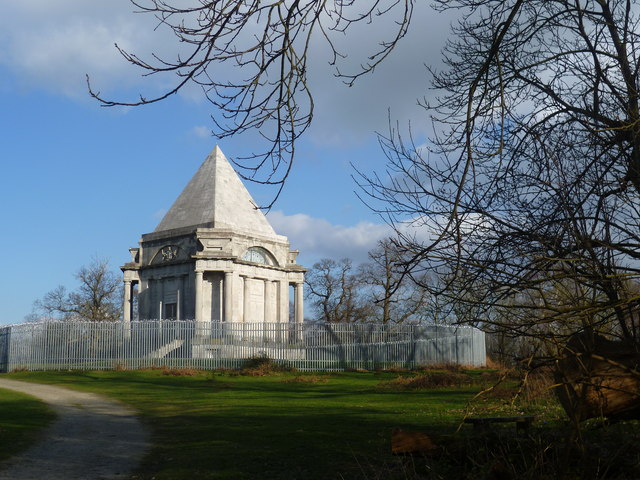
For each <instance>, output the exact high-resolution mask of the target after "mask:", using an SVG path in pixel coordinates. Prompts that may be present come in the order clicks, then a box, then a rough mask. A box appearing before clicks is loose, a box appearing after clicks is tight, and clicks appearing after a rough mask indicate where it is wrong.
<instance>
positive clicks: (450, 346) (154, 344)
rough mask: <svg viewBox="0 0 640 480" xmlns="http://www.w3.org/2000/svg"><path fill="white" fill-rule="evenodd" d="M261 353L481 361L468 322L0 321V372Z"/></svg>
mask: <svg viewBox="0 0 640 480" xmlns="http://www.w3.org/2000/svg"><path fill="white" fill-rule="evenodd" d="M253 357H268V358H270V359H272V360H274V361H276V362H278V363H282V364H284V365H287V366H291V367H294V368H298V369H301V370H325V371H326V370H345V369H358V368H361V369H385V368H394V367H395V368H398V367H399V368H416V367H419V366H428V365H434V364H450V363H454V364H461V365H473V366H481V365H484V364H485V360H486V349H485V337H484V333H483V332H481V331H480V330H477V329H475V328H471V327H451V326H425V325H381V324H333V325H324V324H322V325H320V324H282V323H255V324H245V323H204V322H195V321H171V320H164V321H141V322H131V323H130V324H128V323H122V322H48V323H25V324H20V325H10V326H6V327H0V371H4V372H7V371H14V370H70V369H78V370H91V369H114V368H116V369H117V368H127V369H137V368H147V367H153V366H168V367H175V368H206V369H214V368H238V367H240V366H242V364H243V363H244V362H245V361H246V360H247V359H249V358H253Z"/></svg>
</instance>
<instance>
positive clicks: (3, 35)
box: [0, 0, 449, 146]
mask: <svg viewBox="0 0 640 480" xmlns="http://www.w3.org/2000/svg"><path fill="white" fill-rule="evenodd" d="M415 7H416V12H415V15H414V19H413V23H412V25H411V27H410V30H409V33H408V34H407V35H406V37H405V38H403V39H402V40H401V42H400V44H399V45H398V47H397V48H396V49H395V51H394V52H392V54H391V55H390V56H389V58H388V59H387V60H386V61H385V62H384V63H383V64H382V65H380V66H379V67H378V68H377V69H376V71H375V72H373V73H372V74H370V75H367V76H365V77H363V78H361V79H360V80H359V81H358V82H357V83H356V85H355V86H354V87H353V88H348V87H347V86H346V85H344V83H343V82H342V80H341V79H339V78H336V77H335V76H334V74H335V67H333V66H330V65H328V61H329V60H330V57H329V56H328V55H327V52H326V44H325V43H324V42H323V40H322V37H321V35H318V38H317V41H316V42H315V43H314V46H313V47H312V51H311V53H310V54H311V57H310V60H309V68H310V77H311V78H310V84H311V86H312V88H313V91H314V95H315V104H316V113H315V118H314V126H313V128H312V130H310V132H309V138H310V139H312V140H313V141H314V142H316V143H317V144H320V145H323V144H330V145H336V146H341V145H354V144H356V145H357V144H360V143H361V142H363V141H364V140H365V139H366V138H367V137H368V136H369V135H370V134H371V133H372V132H373V131H375V130H378V131H383V132H384V131H385V130H386V125H387V109H388V108H390V109H391V114H392V116H393V118H394V119H398V120H400V121H401V122H403V123H404V122H405V121H407V120H411V121H412V125H413V126H414V127H415V128H416V129H417V130H422V129H424V128H426V125H427V120H428V119H427V115H426V114H425V112H423V111H422V110H421V109H420V108H418V107H417V106H416V98H418V97H422V96H423V95H425V94H427V86H428V75H427V72H426V69H425V66H424V65H425V64H434V63H437V62H438V61H439V58H440V53H439V51H440V48H441V47H442V44H443V39H444V38H445V37H446V35H447V34H448V26H447V25H448V21H449V18H447V17H446V16H443V15H441V14H435V13H434V12H433V11H432V10H431V9H430V7H429V6H428V2H427V3H423V2H419V3H418V4H416V6H415ZM134 10H135V7H134V6H133V5H132V4H131V3H130V1H129V0H109V1H108V2H95V1H86V0H57V1H55V2H54V1H51V0H2V2H0V64H1V65H4V66H5V67H6V68H7V69H8V70H9V71H10V72H12V73H13V74H14V75H15V76H16V78H17V79H18V80H19V81H18V82H16V83H18V84H22V85H27V86H30V87H36V88H44V89H47V90H49V91H53V92H55V93H61V94H64V95H68V96H74V97H80V98H82V97H84V98H86V94H87V90H86V85H85V74H89V75H90V76H91V79H92V85H93V86H94V87H95V88H96V89H97V90H100V91H101V92H102V93H105V94H107V95H108V96H110V95H116V96H117V98H119V99H123V100H125V99H127V98H131V97H130V93H132V92H122V89H127V88H128V89H131V88H132V87H134V92H133V94H134V95H135V93H137V91H136V90H138V89H139V90H140V91H141V92H142V93H144V94H145V95H146V96H147V97H150V96H152V95H153V93H154V92H155V93H157V92H159V91H160V89H161V88H162V87H163V86H167V85H169V84H171V85H172V84H173V81H174V80H175V79H174V78H170V77H169V76H156V75H154V76H150V77H141V74H142V73H143V71H142V70H140V69H138V68H135V67H133V66H131V65H129V64H128V63H127V62H126V60H125V59H124V58H122V57H121V56H120V54H119V53H118V52H117V50H116V49H115V47H114V43H118V44H119V45H120V46H121V47H123V48H124V49H125V50H127V51H130V52H132V53H135V54H136V55H138V56H140V58H142V59H151V56H150V54H151V53H152V52H156V53H158V54H159V55H160V56H161V57H162V58H165V59H172V58H176V54H177V53H178V52H179V51H180V49H181V48H183V47H184V44H182V45H181V44H179V42H177V41H176V38H175V37H174V36H173V34H172V32H171V31H170V30H169V29H168V28H164V27H160V28H157V29H156V28H155V27H157V20H156V19H155V18H154V17H153V16H152V15H149V14H136V13H134ZM394 20H395V19H394V18H392V17H390V16H388V15H384V16H382V17H379V18H374V22H373V24H371V25H368V24H366V23H364V22H362V23H361V24H358V25H354V27H352V28H350V29H349V31H348V32H347V34H346V35H344V36H342V35H341V34H335V35H333V40H334V41H335V42H336V44H337V46H338V48H339V50H340V51H341V52H342V53H346V54H348V57H347V58H346V59H341V60H340V62H339V67H340V69H341V71H344V72H353V71H356V70H357V66H358V65H359V64H361V63H363V62H366V61H367V57H368V55H371V54H372V53H374V52H375V51H376V49H377V48H378V47H379V43H380V42H381V41H382V40H388V39H389V38H391V37H392V36H393V32H394V30H395V28H396V25H395V23H394ZM231 71H233V72H235V73H234V74H236V75H238V74H240V72H238V71H236V70H235V69H231V70H230V72H231ZM218 72H219V70H218ZM230 72H228V73H229V74H231V73H230ZM134 98H135V97H134ZM181 98H182V99H183V100H186V101H204V100H203V95H202V92H201V89H200V88H199V87H197V86H190V87H188V88H187V89H186V90H185V92H184V93H183V95H182V96H181Z"/></svg>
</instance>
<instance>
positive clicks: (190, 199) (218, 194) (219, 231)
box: [121, 146, 305, 323]
mask: <svg viewBox="0 0 640 480" xmlns="http://www.w3.org/2000/svg"><path fill="white" fill-rule="evenodd" d="M130 252H131V262H129V263H127V264H125V265H124V266H123V267H121V268H122V271H123V272H124V320H125V321H130V320H131V319H132V317H133V315H134V314H133V310H134V309H133V304H134V302H133V299H134V297H135V296H137V318H139V319H143V320H144V319H163V320H172V319H173V320H192V319H195V320H196V321H200V322H244V323H247V322H251V323H259V322H274V323H276V322H279V323H283V322H289V297H290V290H292V291H293V297H294V298H293V299H294V319H295V322H299V323H301V322H302V321H303V318H304V314H303V311H304V309H303V282H304V272H305V269H304V268H303V267H302V266H300V265H298V264H297V263H296V257H297V255H298V252H297V251H296V250H290V248H289V242H288V240H287V238H286V237H284V236H282V235H277V234H276V233H275V231H274V230H273V228H272V227H271V225H270V224H269V222H268V220H267V218H266V217H265V215H264V214H263V213H262V212H261V211H260V210H259V209H258V208H256V204H255V203H254V201H253V199H252V198H251V195H250V194H249V192H248V191H247V190H246V188H245V187H244V185H243V184H242V181H241V180H240V178H239V177H238V175H237V174H236V172H235V171H234V170H233V168H232V167H231V165H230V164H229V161H228V160H227V159H226V158H225V156H224V154H223V153H222V151H221V150H220V148H218V147H217V146H216V147H215V148H214V149H213V151H212V152H211V153H210V154H209V156H208V157H207V158H206V160H205V161H204V163H203V164H202V165H201V166H200V168H199V170H198V171H197V172H196V174H195V175H194V176H193V178H192V179H191V181H190V182H189V184H188V185H187V186H186V188H185V189H184V190H183V191H182V193H181V194H180V196H179V197H178V199H177V200H176V201H175V203H174V204H173V206H172V207H171V208H170V209H169V211H168V212H167V214H166V215H165V216H164V218H163V219H162V221H161V222H160V224H159V225H158V226H157V228H156V229H155V231H153V233H147V234H144V235H142V238H141V240H140V243H139V247H138V248H131V249H130ZM290 287H293V288H292V289H291V288H290Z"/></svg>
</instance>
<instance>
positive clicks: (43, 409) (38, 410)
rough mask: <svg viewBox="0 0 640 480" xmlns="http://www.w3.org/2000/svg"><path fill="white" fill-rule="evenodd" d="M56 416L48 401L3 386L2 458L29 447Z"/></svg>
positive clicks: (0, 403)
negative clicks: (46, 402) (47, 403)
mask: <svg viewBox="0 0 640 480" xmlns="http://www.w3.org/2000/svg"><path fill="white" fill-rule="evenodd" d="M54 418H55V414H54V413H53V411H52V410H51V409H50V408H49V407H48V406H47V405H46V404H45V403H44V402H41V401H40V400H37V399H36V398H34V397H32V396H30V395H25V394H24V393H18V392H14V391H11V390H4V389H0V461H2V460H5V459H7V458H9V457H11V456H13V455H15V454H17V453H19V452H21V451H22V450H25V449H26V448H27V447H29V446H30V445H31V444H32V443H33V442H35V441H36V440H37V439H38V437H39V435H40V433H41V432H42V430H43V429H44V427H46V426H47V425H48V424H49V423H50V422H51V421H52V420H53V419H54Z"/></svg>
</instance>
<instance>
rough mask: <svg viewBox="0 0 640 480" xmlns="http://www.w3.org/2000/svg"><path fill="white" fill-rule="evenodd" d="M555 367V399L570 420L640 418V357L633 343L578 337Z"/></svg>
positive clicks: (569, 345) (585, 335) (568, 344)
mask: <svg viewBox="0 0 640 480" xmlns="http://www.w3.org/2000/svg"><path fill="white" fill-rule="evenodd" d="M556 366H557V368H556V373H555V377H556V383H557V386H556V395H557V396H558V398H559V400H560V403H561V404H562V406H563V407H564V410H565V412H566V413H567V415H568V416H569V418H571V419H572V420H574V421H576V422H581V421H583V420H586V419H588V418H594V417H607V418H609V419H612V420H623V419H638V418H640V353H639V352H638V348H637V346H636V345H634V344H633V343H631V342H626V341H614V340H608V339H606V338H604V337H602V336H600V335H597V334H592V333H581V334H577V335H574V336H573V337H571V338H570V339H569V341H568V342H567V344H566V346H565V347H564V349H563V351H562V354H561V356H560V358H559V360H558V361H557V365H556Z"/></svg>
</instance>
